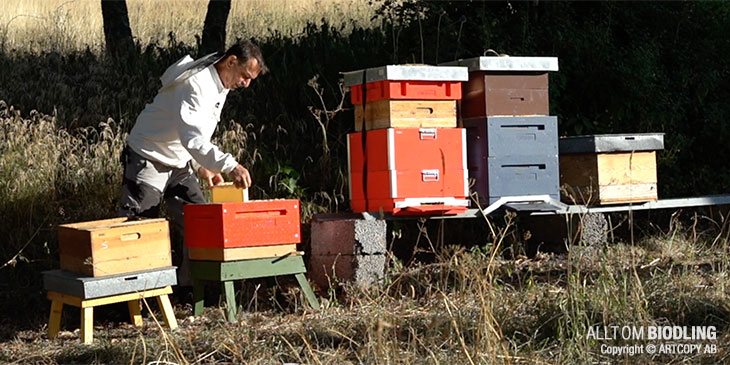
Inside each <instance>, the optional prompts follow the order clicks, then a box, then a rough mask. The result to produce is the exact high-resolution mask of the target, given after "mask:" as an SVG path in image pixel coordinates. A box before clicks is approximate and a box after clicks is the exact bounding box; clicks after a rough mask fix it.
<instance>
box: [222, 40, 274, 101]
mask: <svg viewBox="0 0 730 365" xmlns="http://www.w3.org/2000/svg"><path fill="white" fill-rule="evenodd" d="M215 68H216V70H218V76H220V78H221V81H222V82H223V86H224V87H225V88H226V89H238V88H239V87H248V85H250V84H251V81H252V80H253V79H255V78H257V77H258V76H259V75H260V74H261V75H263V74H265V73H266V72H268V71H269V69H268V68H267V67H266V64H265V63H264V57H263V56H262V55H261V50H260V49H259V47H258V46H257V45H255V44H254V43H253V42H251V41H249V40H239V41H238V42H236V43H235V44H234V45H232V46H231V48H228V50H227V51H226V53H225V55H224V56H223V58H222V59H221V60H220V61H218V62H216V64H215Z"/></svg>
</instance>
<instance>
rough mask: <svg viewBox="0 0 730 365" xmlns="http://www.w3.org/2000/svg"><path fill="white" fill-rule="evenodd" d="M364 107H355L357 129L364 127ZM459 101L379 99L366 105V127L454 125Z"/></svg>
mask: <svg viewBox="0 0 730 365" xmlns="http://www.w3.org/2000/svg"><path fill="white" fill-rule="evenodd" d="M362 117H363V107H362V105H356V106H355V130H356V131H360V130H361V129H362ZM454 127H456V100H379V101H374V102H372V103H367V105H366V106H365V128H366V129H367V130H372V129H383V128H454Z"/></svg>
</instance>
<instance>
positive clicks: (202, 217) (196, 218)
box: [184, 186, 301, 261]
mask: <svg viewBox="0 0 730 365" xmlns="http://www.w3.org/2000/svg"><path fill="white" fill-rule="evenodd" d="M228 190H232V192H231V191H228ZM243 194H244V193H243V190H242V189H236V188H234V187H232V186H218V187H213V193H212V195H213V203H212V204H188V205H186V206H185V207H184V211H185V245H186V246H187V247H188V255H189V257H190V259H192V260H210V261H236V260H248V259H257V258H267V257H278V256H284V255H288V254H291V253H293V252H297V249H296V248H297V243H299V242H300V241H301V236H300V221H299V200H295V199H275V200H252V201H243V200H244V199H243ZM234 196H235V197H236V198H235V199H234V198H232V197H234ZM219 199H220V200H219ZM231 200H238V201H231Z"/></svg>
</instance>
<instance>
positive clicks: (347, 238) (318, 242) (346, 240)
mask: <svg viewBox="0 0 730 365" xmlns="http://www.w3.org/2000/svg"><path fill="white" fill-rule="evenodd" d="M386 232H387V228H386V223H385V220H379V219H378V220H366V219H364V218H363V217H362V215H360V214H349V213H347V214H316V215H315V216H314V217H313V218H312V233H311V237H312V245H311V248H312V251H311V253H312V255H314V256H316V255H372V254H383V253H385V250H386V238H385V237H386Z"/></svg>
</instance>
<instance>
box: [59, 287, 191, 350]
mask: <svg viewBox="0 0 730 365" xmlns="http://www.w3.org/2000/svg"><path fill="white" fill-rule="evenodd" d="M171 293H172V287H170V286H166V287H164V288H160V289H151V290H145V291H141V292H138V293H129V294H119V295H112V296H109V297H103V298H95V299H81V298H79V297H75V296H72V295H68V294H61V293H58V292H54V291H49V292H48V299H50V300H51V316H50V318H49V319H48V338H56V336H57V335H58V331H59V329H60V328H61V312H62V310H63V305H64V304H68V305H72V306H74V307H78V308H81V340H82V341H83V343H86V344H90V343H92V341H93V340H94V332H93V331H94V307H96V306H100V305H105V304H112V303H120V302H127V305H128V306H129V317H130V318H131V319H132V323H133V324H134V325H135V326H142V314H141V306H140V302H139V301H140V299H145V298H154V297H157V303H158V304H159V305H160V310H161V311H162V315H163V317H164V318H165V324H167V326H168V327H170V329H175V328H177V320H176V319H175V314H174V312H173V310H172V304H170V298H168V297H167V295H168V294H171Z"/></svg>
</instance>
